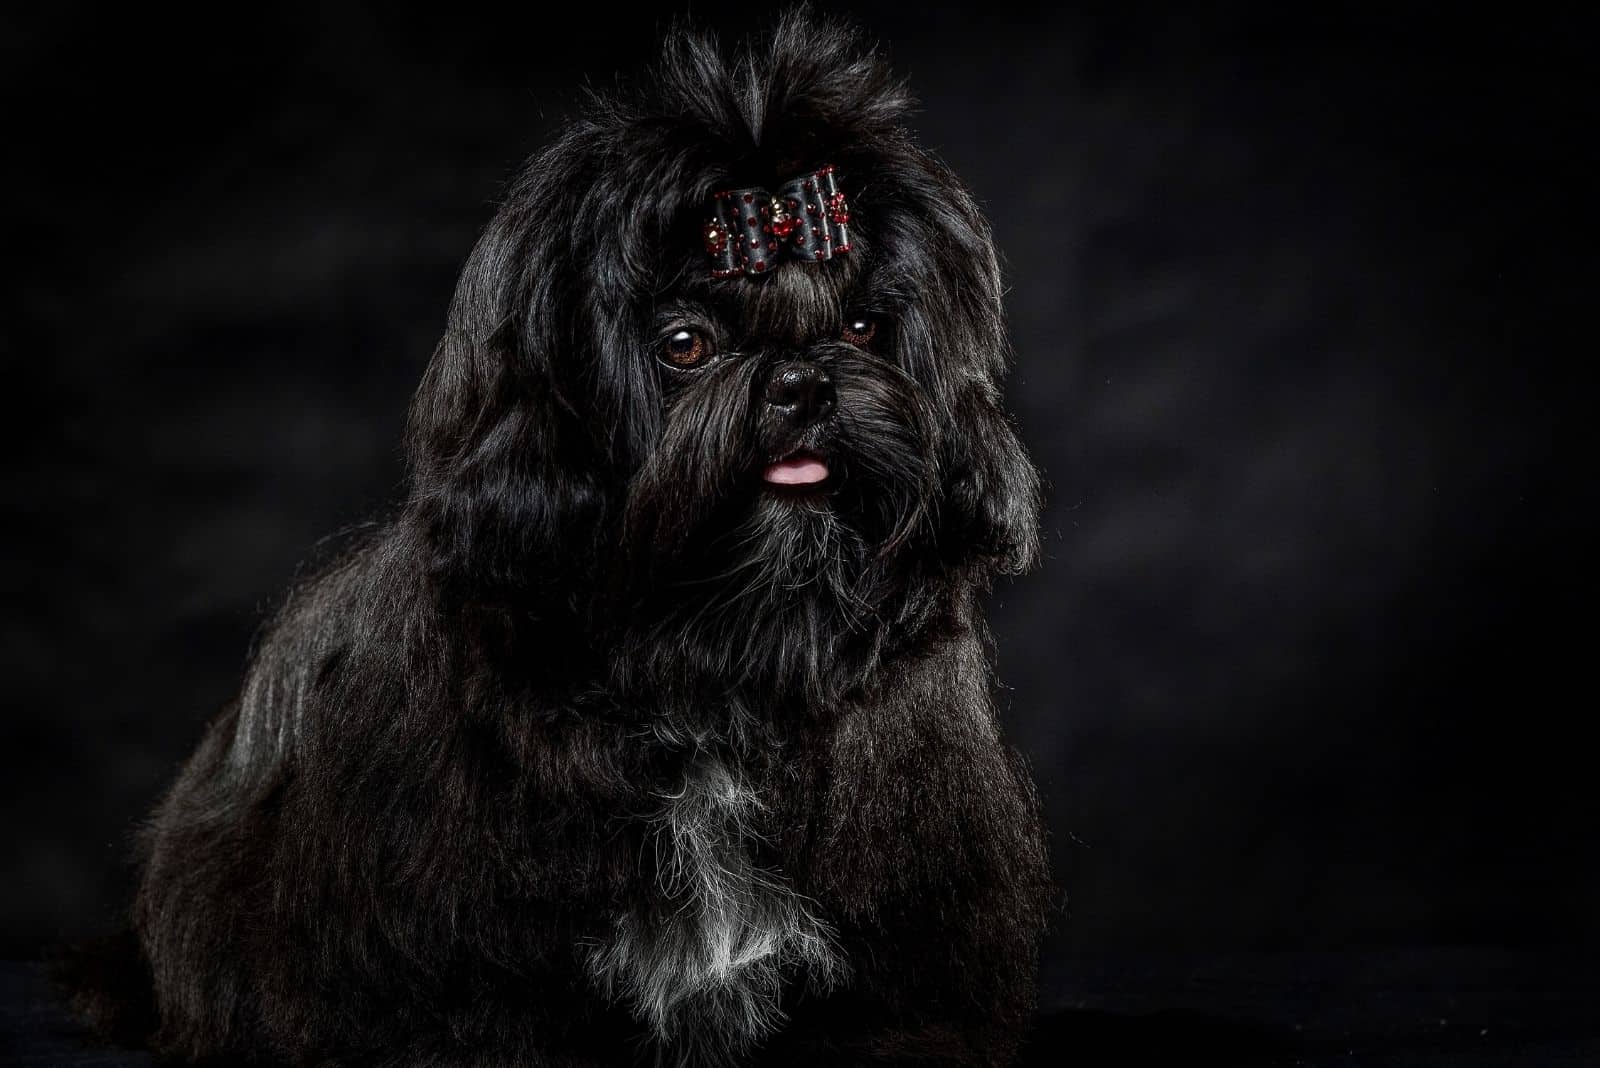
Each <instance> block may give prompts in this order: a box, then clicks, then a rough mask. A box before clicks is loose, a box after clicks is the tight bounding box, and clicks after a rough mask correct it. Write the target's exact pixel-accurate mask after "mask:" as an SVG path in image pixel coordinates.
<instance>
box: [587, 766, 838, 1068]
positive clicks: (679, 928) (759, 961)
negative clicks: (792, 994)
mask: <svg viewBox="0 0 1600 1068" xmlns="http://www.w3.org/2000/svg"><path fill="white" fill-rule="evenodd" d="M662 802H663V803H662V807H661V809H660V810H659V812H658V813H657V815H656V817H655V823H656V825H655V829H654V835H653V844H654V848H655V851H656V860H657V871H658V872H659V876H658V877H659V880H660V884H661V890H662V891H663V893H664V894H665V896H666V898H667V901H668V905H667V907H666V908H663V909H660V910H657V911H654V912H651V913H645V912H643V911H642V910H640V911H635V912H631V913H628V914H625V915H622V916H620V917H618V918H617V920H616V922H615V925H614V927H613V929H612V931H611V932H610V935H609V937H608V938H607V939H606V940H604V941H602V942H601V943H600V944H599V945H598V946H596V947H594V949H593V950H592V951H591V952H590V954H589V958H588V968H589V974H590V976H591V978H592V979H593V980H594V981H595V982H596V984H597V985H598V986H599V987H600V988H601V989H602V990H603V991H604V992H605V993H606V995H607V996H608V997H612V998H622V999H625V1000H626V1001H627V1002H628V1003H629V1004H630V1005H631V1007H632V1009H633V1012H634V1015H635V1016H636V1017H637V1018H638V1019H640V1020H641V1021H643V1022H645V1023H648V1024H649V1025H650V1026H651V1028H652V1029H653V1030H654V1032H655V1034H656V1037H657V1039H658V1040H659V1041H660V1042H661V1043H663V1045H666V1046H669V1047H673V1048H678V1049H680V1050H684V1051H693V1052H695V1053H696V1054H697V1055H698V1056H700V1057H702V1058H705V1059H717V1058H718V1057H720V1056H723V1055H726V1054H730V1053H735V1052H738V1051H740V1050H743V1049H746V1048H748V1047H749V1046H750V1045H751V1044H752V1043H754V1042H756V1041H759V1040H760V1039H761V1038H763V1037H764V1036H766V1035H768V1034H770V1033H771V1032H772V1031H773V1030H774V1029H776V1027H777V1026H778V1025H779V1024H780V1023H781V1022H782V1020H783V1010H782V1007H781V1005H780V996H781V994H782V990H783V987H784V984H785V983H786V982H794V981H799V980H803V981H806V982H808V983H809V984H810V985H811V987H812V988H813V989H824V988H826V987H828V986H830V985H831V984H832V983H833V982H835V981H836V980H838V979H839V978H841V977H842V974H843V969H844V962H843V960H842V958H841V957H840V955H839V952H838V950H837V948H836V947H835V946H834V942H833V932H832V930H831V929H830V928H829V927H828V925H827V924H826V923H825V922H823V921H822V920H820V919H818V918H817V916H816V915H814V913H813V912H812V906H811V903H810V902H809V901H807V899H805V898H804V897H802V896H801V895H799V894H797V893H795V891H794V890H793V889H792V888H791V887H790V886H789V884H788V882H787V881H786V880H785V879H784V878H783V876H782V875H780V874H778V873H775V872H771V871H768V870H765V869H763V868H761V867H759V866H757V864H756V863H755V861H754V860H753V859H752V857H751V850H750V847H751V845H752V844H753V843H754V841H755V840H756V833H757V832H756V831H755V830H754V827H753V823H754V819H753V817H754V816H755V814H756V813H757V812H758V811H759V809H760V801H759V800H758V799H757V797H756V796H755V794H754V793H753V792H751V791H750V790H749V789H748V788H747V787H746V786H745V785H744V784H743V783H741V782H740V781H739V780H738V779H737V778H736V777H735V776H734V775H733V773H731V772H730V771H729V770H728V769H727V767H725V766H724V765H723V763H722V762H721V761H719V760H716V759H714V758H708V759H702V760H700V761H699V762H697V763H696V764H694V765H693V766H692V767H691V768H690V770H689V772H688V773H687V774H686V776H685V778H684V783H683V787H682V789H681V790H680V791H679V792H677V793H675V794H670V795H667V796H665V797H663V798H662Z"/></svg>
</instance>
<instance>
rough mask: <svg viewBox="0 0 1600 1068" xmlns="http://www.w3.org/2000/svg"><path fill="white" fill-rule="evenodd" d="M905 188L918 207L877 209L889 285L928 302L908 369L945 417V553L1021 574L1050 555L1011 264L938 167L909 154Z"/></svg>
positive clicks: (905, 322) (904, 331)
mask: <svg viewBox="0 0 1600 1068" xmlns="http://www.w3.org/2000/svg"><path fill="white" fill-rule="evenodd" d="M907 152H908V153H910V154H911V157H912V159H913V161H914V163H913V165H911V166H908V168H907V169H906V170H905V171H904V172H902V173H901V175H900V176H899V183H898V184H899V185H900V186H901V187H903V188H904V189H907V190H910V191H911V192H912V193H913V194H914V195H912V196H906V197H901V198H898V200H897V202H896V203H893V204H884V205H882V206H881V207H879V205H877V204H876V203H875V202H873V201H872V200H871V193H870V192H869V193H868V194H867V195H866V196H863V198H862V200H863V202H864V207H863V209H862V215H863V217H865V216H867V215H868V214H869V212H871V211H872V210H873V209H874V208H877V209H878V210H877V212H876V220H875V221H877V222H878V224H879V226H878V228H877V231H876V233H875V235H874V236H875V237H876V238H877V240H878V243H879V245H880V247H881V249H882V252H883V260H884V263H885V267H883V268H881V269H880V273H881V274H882V275H883V276H884V277H885V278H886V279H887V280H888V285H889V286H890V287H891V288H893V289H897V290H900V291H902V292H908V293H916V294H918V299H917V300H915V301H912V302H910V303H909V304H908V305H906V306H905V307H904V308H903V310H902V312H901V317H900V321H899V322H898V323H897V335H898V338H899V352H898V358H899V361H900V363H901V366H903V367H905V368H906V369H907V371H909V372H910V373H911V375H912V376H913V377H915V378H916V379H917V380H918V381H920V382H922V383H923V385H924V387H925V388H926V389H927V390H928V392H929V393H930V394H931V395H933V396H934V397H935V398H937V399H938V401H939V404H940V407H941V408H942V410H943V413H944V426H943V428H942V433H941V437H940V445H939V463H940V466H941V469H942V474H943V483H944V487H945V498H944V500H943V502H942V503H941V506H940V509H939V535H938V544H939V549H940V552H941V554H942V555H943V556H944V558H945V559H946V561H947V563H949V564H951V565H955V566H975V567H976V568H977V569H978V570H979V571H980V572H982V573H984V574H993V573H1003V574H1016V573H1019V572H1021V571H1025V570H1027V569H1028V568H1029V567H1031V566H1032V565H1033V563H1034V561H1035V560H1036V559H1037V557H1038V553H1039V508H1040V504H1041V501H1040V489H1039V474H1038V472H1037V471H1036V470H1035V469H1034V467H1033V463H1032V462H1031V461H1030V460H1029V459H1028V454H1027V451H1026V450H1025V449H1024V448H1023V447H1022V443H1021V441H1020V440H1019V439H1018V438H1017V433H1016V430H1015V428H1014V427H1013V426H1012V423H1011V420H1010V418H1009V417H1008V416H1007V415H1006V412H1005V405H1004V401H1003V398H1002V394H1001V384H1002V382H1003V381H1004V379H1005V375H1006V372H1007V369H1008V367H1009V364H1010V355H1011V350H1010V345H1009V343H1008V342H1007V340H1006V329H1005V313H1004V309H1003V307H1002V301H1001V295H1002V293H1003V286H1002V282H1001V274H1000V264H999V261H998V259H997V258H996V255H995V248H994V240H993V236H992V235H991V233H990V231H989V225H988V223H987V221H986V220H985V219H984V217H983V213H982V212H981V211H980V210H979V208H978V206H977V203H976V202H975V201H974V200H973V199H972V197H971V196H970V195H969V194H968V193H967V192H966V191H965V189H964V188H963V187H962V185H961V183H960V181H959V179H957V178H956V177H955V175H954V174H952V173H951V172H950V170H949V169H948V168H947V167H946V166H945V165H944V164H943V163H942V162H941V161H939V160H938V159H936V158H934V157H932V156H930V155H927V154H925V153H921V152H920V151H918V150H916V149H914V148H912V147H910V146H907Z"/></svg>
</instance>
